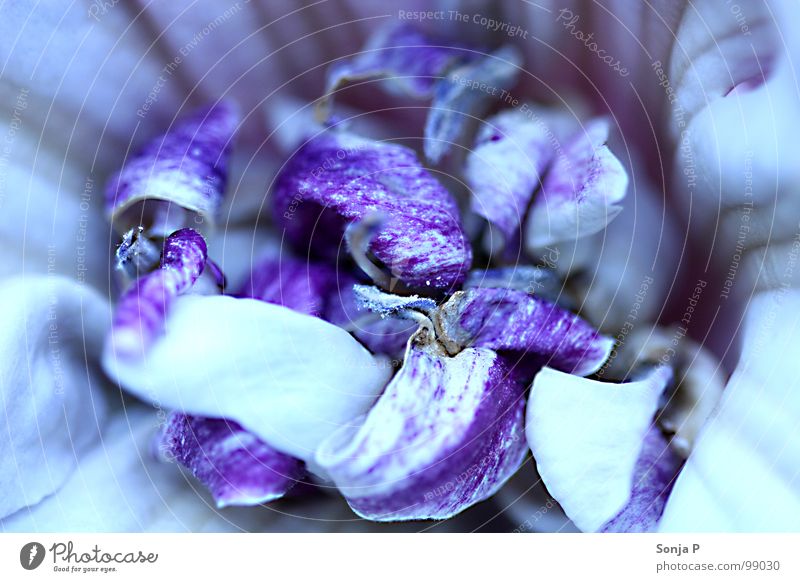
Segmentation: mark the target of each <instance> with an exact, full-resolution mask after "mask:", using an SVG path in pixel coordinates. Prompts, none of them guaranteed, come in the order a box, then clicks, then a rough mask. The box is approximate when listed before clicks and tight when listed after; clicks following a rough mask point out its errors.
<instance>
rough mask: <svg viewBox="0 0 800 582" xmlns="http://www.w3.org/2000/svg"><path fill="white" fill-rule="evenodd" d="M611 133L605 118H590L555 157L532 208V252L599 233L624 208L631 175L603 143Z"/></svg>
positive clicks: (529, 240) (529, 237) (528, 240)
mask: <svg viewBox="0 0 800 582" xmlns="http://www.w3.org/2000/svg"><path fill="white" fill-rule="evenodd" d="M609 131H610V124H609V121H608V120H607V119H605V118H597V119H593V120H590V121H588V122H587V123H586V125H585V126H584V127H583V128H581V129H580V130H579V131H578V133H577V134H576V135H575V136H573V137H572V138H571V139H570V140H569V142H568V143H567V144H566V145H565V147H564V149H563V151H562V152H560V153H559V155H558V156H557V157H556V159H555V161H554V162H553V165H552V167H551V168H550V169H549V170H548V172H547V176H546V177H545V179H544V182H543V184H542V188H541V190H540V192H539V193H538V195H537V196H536V197H535V199H534V201H533V205H532V206H531V210H530V216H529V218H528V222H527V225H526V233H527V234H526V243H527V245H528V247H529V248H530V249H531V250H533V251H535V250H539V249H542V248H544V247H546V246H548V245H554V244H558V243H560V242H566V241H570V240H575V239H579V238H582V237H585V236H589V235H591V234H595V233H596V232H599V231H601V230H603V229H604V228H605V227H606V225H608V223H609V222H611V221H612V220H613V219H614V217H616V216H617V214H619V212H620V211H621V210H622V207H621V206H620V205H619V202H621V201H622V199H623V198H624V197H625V191H626V190H627V188H628V174H627V172H625V169H624V168H623V167H622V164H621V163H620V161H619V160H618V159H617V158H616V157H615V156H614V154H612V153H611V150H609V149H608V147H607V146H606V145H605V143H606V141H607V140H608V135H609Z"/></svg>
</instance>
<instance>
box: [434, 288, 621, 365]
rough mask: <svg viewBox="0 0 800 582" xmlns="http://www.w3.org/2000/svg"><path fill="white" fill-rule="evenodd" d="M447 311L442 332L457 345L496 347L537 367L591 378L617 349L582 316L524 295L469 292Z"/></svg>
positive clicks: (448, 305) (451, 302)
mask: <svg viewBox="0 0 800 582" xmlns="http://www.w3.org/2000/svg"><path fill="white" fill-rule="evenodd" d="M441 312H442V313H441V315H440V325H441V328H442V330H443V332H444V334H445V335H446V336H447V337H449V338H450V339H451V340H453V341H455V342H456V343H457V344H459V345H462V346H473V347H484V348H491V349H493V350H495V351H497V352H499V353H501V354H505V355H508V356H509V357H510V359H512V360H524V361H525V363H527V364H528V365H530V366H533V367H534V368H535V369H538V367H540V366H550V367H552V368H555V369H557V370H562V371H564V372H569V373H572V374H578V375H579V376H586V375H589V374H592V373H593V372H595V371H597V370H598V369H599V368H600V366H602V365H603V362H605V361H606V359H607V358H608V355H609V353H610V352H611V347H612V345H613V340H612V339H611V338H608V337H605V336H602V335H600V334H599V333H598V332H597V331H596V330H595V329H594V328H593V327H592V326H591V325H589V324H588V323H586V322H585V321H583V320H582V319H581V318H580V317H578V316H577V315H575V314H573V313H570V312H569V311H567V310H565V309H562V308H561V307H558V306H557V305H555V304H553V303H551V302H549V301H546V300H544V299H539V298H538V297H532V296H530V295H528V294H527V293H525V292H523V291H515V290H512V289H482V288H478V289H468V290H466V291H463V292H459V293H456V294H455V295H454V296H453V297H452V298H451V299H450V300H449V301H448V302H447V303H445V304H444V305H443V306H442V308H441ZM525 367H526V368H527V367H528V366H525Z"/></svg>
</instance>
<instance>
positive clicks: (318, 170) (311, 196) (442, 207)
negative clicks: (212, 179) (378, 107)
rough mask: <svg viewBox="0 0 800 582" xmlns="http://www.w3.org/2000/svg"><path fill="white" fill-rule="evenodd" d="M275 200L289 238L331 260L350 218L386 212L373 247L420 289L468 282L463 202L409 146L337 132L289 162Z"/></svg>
mask: <svg viewBox="0 0 800 582" xmlns="http://www.w3.org/2000/svg"><path fill="white" fill-rule="evenodd" d="M272 201H273V211H274V214H275V219H276V221H277V223H278V224H279V225H280V226H282V227H283V228H284V229H285V233H286V236H287V238H288V239H289V241H290V242H292V243H293V244H294V245H296V246H297V247H299V248H300V249H302V250H303V251H306V250H308V251H309V252H311V253H312V254H313V255H317V256H322V257H325V258H327V259H332V258H334V257H335V255H336V253H337V251H338V249H339V248H340V247H341V246H342V245H343V241H342V239H343V236H344V233H345V229H346V228H347V226H348V225H349V224H353V223H358V222H360V221H364V220H367V219H371V218H374V217H375V216H379V217H380V218H381V219H382V222H381V224H380V227H379V228H378V229H377V232H376V233H375V235H374V236H373V237H372V239H371V240H370V241H369V251H370V252H371V253H372V254H373V255H374V256H375V258H376V259H377V260H378V261H380V262H381V263H382V266H383V267H384V268H385V269H386V270H388V271H389V272H390V273H391V276H392V278H393V279H397V280H399V281H401V282H402V283H404V284H406V285H407V286H409V287H411V288H415V289H419V290H420V291H421V290H425V289H427V290H429V292H438V291H443V290H447V289H450V288H452V287H453V286H456V285H458V284H460V283H461V281H463V279H464V277H465V276H466V273H467V271H468V270H469V266H470V263H471V261H472V249H471V248H470V244H469V240H468V239H467V235H466V233H465V232H464V230H463V228H462V225H461V218H460V216H459V211H458V207H457V205H456V203H455V201H454V200H453V198H452V197H451V196H450V194H449V192H447V190H446V189H445V188H444V187H443V186H442V185H441V184H440V183H439V182H437V181H436V179H434V177H433V176H432V175H431V174H430V173H428V171H427V170H425V169H424V168H423V167H422V166H421V165H420V163H419V161H418V160H417V157H416V155H415V154H414V152H413V151H412V150H410V149H408V148H405V147H403V146H399V145H395V144H391V143H382V142H375V141H371V140H367V139H364V138H361V137H358V136H355V135H352V134H348V133H343V132H331V131H329V132H327V133H325V134H323V135H321V136H319V137H317V138H316V139H314V140H311V141H309V142H308V143H306V144H305V145H304V146H303V147H302V148H301V149H300V150H299V151H298V153H297V154H296V155H295V156H293V157H292V159H291V160H289V162H287V164H286V166H285V167H284V169H283V171H282V172H281V174H280V176H279V177H278V179H277V182H276V186H275V192H274V195H273V197H272Z"/></svg>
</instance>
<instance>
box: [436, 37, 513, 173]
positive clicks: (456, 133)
mask: <svg viewBox="0 0 800 582" xmlns="http://www.w3.org/2000/svg"><path fill="white" fill-rule="evenodd" d="M521 64H522V55H521V53H520V52H519V51H518V50H517V49H516V48H514V47H513V46H511V45H508V46H504V47H501V48H499V49H498V50H496V51H494V52H493V53H490V54H488V55H485V56H483V57H481V58H480V59H477V60H475V61H472V62H469V63H467V64H464V65H462V66H460V67H458V68H457V69H455V70H453V71H451V72H450V73H448V75H447V77H446V78H445V79H443V80H442V81H440V82H439V83H437V84H436V88H435V92H434V95H433V102H432V103H431V108H430V111H429V112H428V118H427V119H426V120H425V147H424V149H425V157H426V158H427V159H428V160H430V161H431V162H432V163H434V164H435V163H438V162H439V160H441V159H442V157H443V156H444V155H445V154H446V153H447V152H448V151H449V150H450V148H451V146H452V145H453V143H456V142H457V141H458V140H459V139H460V138H461V137H462V136H463V133H464V131H465V129H466V128H467V127H468V126H469V124H470V123H471V122H472V121H473V120H474V118H475V117H476V116H478V115H480V114H481V113H482V112H483V109H484V108H485V107H486V106H487V104H488V103H490V102H491V101H492V99H500V98H502V95H503V92H504V91H508V89H510V88H511V86H512V85H513V84H514V82H515V81H516V79H517V75H518V74H519V71H520V65H521Z"/></svg>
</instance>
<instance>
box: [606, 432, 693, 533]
mask: <svg viewBox="0 0 800 582" xmlns="http://www.w3.org/2000/svg"><path fill="white" fill-rule="evenodd" d="M682 464H683V463H682V460H681V458H680V457H678V456H677V455H676V454H675V453H674V452H673V451H672V449H671V448H670V445H669V442H668V441H667V439H666V438H665V437H664V435H662V434H661V431H660V430H659V429H658V428H656V427H654V426H651V427H650V430H649V431H647V434H646V435H645V437H644V443H642V450H641V452H640V453H639V458H638V459H637V461H636V467H635V468H634V470H633V487H632V489H631V495H630V498H629V499H628V502H627V503H626V504H625V506H624V507H623V508H622V509H621V510H620V511H619V513H618V514H617V515H615V516H614V517H613V518H612V519H611V520H609V521H608V523H606V524H605V525H604V526H603V527H602V529H601V531H604V532H649V531H654V530H655V529H656V526H657V525H658V520H659V519H661V515H662V514H663V513H664V506H665V505H666V504H667V498H668V497H669V494H670V492H671V491H672V485H673V483H674V482H675V477H676V476H677V475H678V471H680V469H681V465H682Z"/></svg>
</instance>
